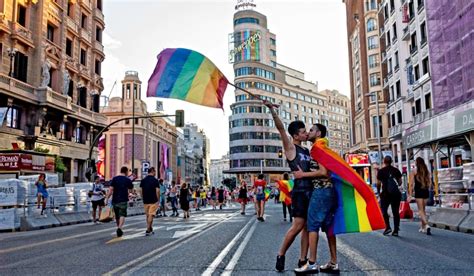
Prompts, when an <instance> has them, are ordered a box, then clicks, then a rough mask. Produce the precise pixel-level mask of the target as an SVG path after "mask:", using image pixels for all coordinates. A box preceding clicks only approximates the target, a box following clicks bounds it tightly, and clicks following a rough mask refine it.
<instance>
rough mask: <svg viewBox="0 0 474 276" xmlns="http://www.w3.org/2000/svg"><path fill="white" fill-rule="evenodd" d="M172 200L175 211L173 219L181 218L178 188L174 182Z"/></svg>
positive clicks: (171, 191)
mask: <svg viewBox="0 0 474 276" xmlns="http://www.w3.org/2000/svg"><path fill="white" fill-rule="evenodd" d="M170 200H171V209H173V214H172V215H171V216H172V217H173V216H174V217H177V216H179V213H178V206H177V205H178V188H177V187H176V182H175V181H174V180H173V181H171V189H170Z"/></svg>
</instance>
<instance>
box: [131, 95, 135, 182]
mask: <svg viewBox="0 0 474 276" xmlns="http://www.w3.org/2000/svg"><path fill="white" fill-rule="evenodd" d="M131 89H132V118H133V119H132V174H133V172H134V170H135V89H133V87H131Z"/></svg>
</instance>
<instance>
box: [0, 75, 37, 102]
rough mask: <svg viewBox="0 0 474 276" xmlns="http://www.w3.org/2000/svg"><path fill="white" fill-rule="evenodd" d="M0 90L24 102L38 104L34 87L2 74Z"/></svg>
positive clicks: (0, 76)
mask: <svg viewBox="0 0 474 276" xmlns="http://www.w3.org/2000/svg"><path fill="white" fill-rule="evenodd" d="M0 90H2V93H4V94H6V95H10V96H13V97H15V98H18V99H21V100H22V101H27V102H31V103H35V104H36V103H37V94H36V93H35V88H34V87H33V86H31V85H29V84H27V83H24V82H22V81H19V80H16V79H14V78H11V77H9V76H6V75H3V74H0Z"/></svg>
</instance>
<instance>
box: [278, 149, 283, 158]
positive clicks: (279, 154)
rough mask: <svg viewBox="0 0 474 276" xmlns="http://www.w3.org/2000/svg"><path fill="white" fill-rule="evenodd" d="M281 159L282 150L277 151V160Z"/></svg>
mask: <svg viewBox="0 0 474 276" xmlns="http://www.w3.org/2000/svg"><path fill="white" fill-rule="evenodd" d="M282 157H283V151H282V150H279V151H278V158H282Z"/></svg>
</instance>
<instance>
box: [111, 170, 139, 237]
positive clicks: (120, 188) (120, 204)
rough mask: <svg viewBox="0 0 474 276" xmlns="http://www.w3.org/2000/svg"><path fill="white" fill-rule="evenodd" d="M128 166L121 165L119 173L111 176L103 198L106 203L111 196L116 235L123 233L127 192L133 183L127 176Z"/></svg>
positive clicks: (130, 189)
mask: <svg viewBox="0 0 474 276" xmlns="http://www.w3.org/2000/svg"><path fill="white" fill-rule="evenodd" d="M128 172H129V170H128V168H127V167H122V168H121V169H120V175H117V176H115V177H114V178H112V181H111V183H110V188H109V192H108V194H107V196H106V199H105V204H107V203H108V201H109V198H110V197H111V196H112V206H113V208H114V214H115V221H116V223H117V237H121V236H122V235H123V230H122V228H123V225H124V223H125V218H126V217H127V207H128V200H129V198H128V194H129V192H130V193H131V192H132V189H133V183H132V181H131V180H130V178H129V177H128Z"/></svg>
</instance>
